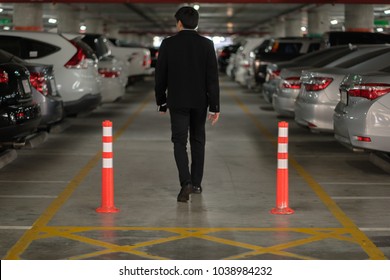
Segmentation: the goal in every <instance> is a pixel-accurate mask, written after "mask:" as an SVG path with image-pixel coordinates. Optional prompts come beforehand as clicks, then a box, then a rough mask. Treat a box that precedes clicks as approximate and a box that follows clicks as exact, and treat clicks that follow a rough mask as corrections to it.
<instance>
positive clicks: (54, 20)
mask: <svg viewBox="0 0 390 280" xmlns="http://www.w3.org/2000/svg"><path fill="white" fill-rule="evenodd" d="M48 22H49V23H57V19H55V18H49V20H48Z"/></svg>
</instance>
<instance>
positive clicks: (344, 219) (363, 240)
mask: <svg viewBox="0 0 390 280" xmlns="http://www.w3.org/2000/svg"><path fill="white" fill-rule="evenodd" d="M228 94H229V95H230V96H231V97H232V98H233V99H234V100H235V101H236V103H237V104H238V106H239V107H240V108H241V109H242V110H243V111H244V112H245V113H246V114H247V115H248V117H249V118H250V119H252V121H253V122H254V124H255V125H256V127H257V128H258V129H259V130H260V132H261V133H262V134H263V135H264V136H265V137H266V138H267V139H268V140H270V141H271V142H272V143H274V144H275V145H276V143H277V138H276V137H275V136H273V135H272V133H271V132H270V131H269V130H268V129H267V128H266V127H265V126H264V125H263V124H262V123H261V122H260V121H259V120H258V119H257V118H256V117H255V116H254V115H253V114H252V113H251V111H250V110H249V108H248V107H247V106H246V105H245V104H244V103H243V102H242V101H241V100H240V99H239V98H238V97H237V96H236V95H234V93H233V92H232V91H228ZM289 163H290V164H291V165H292V167H293V168H294V169H295V170H296V171H297V172H298V174H299V175H300V176H301V177H302V178H303V179H304V180H305V181H306V183H307V184H308V185H309V186H310V188H311V189H312V190H313V191H314V193H315V194H316V195H317V196H318V197H319V198H320V200H321V201H322V202H323V203H324V204H325V205H326V206H327V207H328V209H329V211H330V212H331V213H332V215H333V216H334V217H335V218H336V219H337V220H338V221H339V222H340V223H341V224H342V225H343V226H344V227H345V228H348V229H349V230H350V232H351V234H352V235H353V237H354V239H355V240H356V241H357V242H358V244H359V245H360V246H361V247H362V249H363V250H364V251H365V252H366V253H367V254H368V256H369V257H370V259H380V260H384V259H387V258H386V257H385V255H384V254H383V252H382V251H381V250H380V249H378V247H376V246H375V244H374V243H373V242H372V241H371V240H370V239H369V238H368V237H367V236H366V235H365V234H364V233H363V232H362V231H360V230H359V228H358V227H357V226H356V225H355V223H354V222H353V221H352V220H351V219H350V218H349V217H348V216H347V215H346V214H345V213H344V212H343V211H342V210H341V208H340V207H339V206H338V205H337V204H336V203H335V202H334V201H333V200H332V199H331V197H330V196H329V195H328V194H327V193H326V192H325V191H324V189H323V188H322V187H321V186H320V184H319V183H317V182H316V181H315V179H314V178H313V177H312V176H311V175H310V174H309V173H308V172H307V171H306V170H305V169H304V168H303V167H302V166H301V165H300V164H299V163H298V162H297V161H296V160H295V159H294V157H293V156H291V155H289Z"/></svg>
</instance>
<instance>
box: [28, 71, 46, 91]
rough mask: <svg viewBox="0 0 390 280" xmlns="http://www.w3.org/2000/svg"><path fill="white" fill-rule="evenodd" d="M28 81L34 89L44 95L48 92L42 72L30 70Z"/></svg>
mask: <svg viewBox="0 0 390 280" xmlns="http://www.w3.org/2000/svg"><path fill="white" fill-rule="evenodd" d="M30 83H31V85H32V86H33V87H34V88H35V89H36V90H38V91H39V92H40V93H42V94H43V95H45V96H46V95H47V94H48V93H49V92H48V89H47V81H46V78H45V76H44V74H42V73H37V72H31V73H30Z"/></svg>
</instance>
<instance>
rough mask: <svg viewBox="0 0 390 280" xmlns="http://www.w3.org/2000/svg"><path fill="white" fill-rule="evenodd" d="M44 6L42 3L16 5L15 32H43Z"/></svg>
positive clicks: (14, 15) (14, 16)
mask: <svg viewBox="0 0 390 280" xmlns="http://www.w3.org/2000/svg"><path fill="white" fill-rule="evenodd" d="M42 18H43V6H42V4H41V3H28V4H14V14H13V24H14V29H15V30H31V31H42V30H43V20H42Z"/></svg>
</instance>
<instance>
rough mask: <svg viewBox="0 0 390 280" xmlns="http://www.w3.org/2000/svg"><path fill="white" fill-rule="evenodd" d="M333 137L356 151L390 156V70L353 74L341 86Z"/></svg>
mask: <svg viewBox="0 0 390 280" xmlns="http://www.w3.org/2000/svg"><path fill="white" fill-rule="evenodd" d="M340 93H341V95H340V100H339V102H338V104H337V106H336V108H335V110H334V115H333V120H334V136H335V138H336V139H337V140H338V141H339V142H340V143H342V144H344V145H346V146H347V147H349V148H351V149H353V150H356V149H358V150H365V151H380V152H384V153H390V67H387V68H386V69H383V71H382V72H376V73H368V74H358V73H355V72H353V73H350V74H348V75H346V76H345V78H344V80H343V81H342V83H341V84H340Z"/></svg>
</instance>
